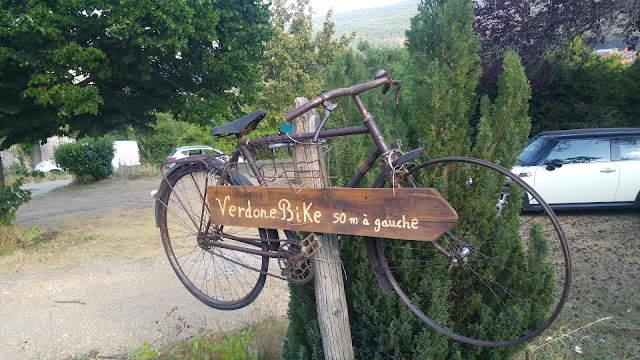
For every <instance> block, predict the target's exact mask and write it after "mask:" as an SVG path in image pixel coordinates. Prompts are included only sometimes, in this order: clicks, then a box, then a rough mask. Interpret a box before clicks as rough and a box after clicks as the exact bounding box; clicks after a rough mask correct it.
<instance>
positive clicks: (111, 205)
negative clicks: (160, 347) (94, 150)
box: [0, 177, 640, 359]
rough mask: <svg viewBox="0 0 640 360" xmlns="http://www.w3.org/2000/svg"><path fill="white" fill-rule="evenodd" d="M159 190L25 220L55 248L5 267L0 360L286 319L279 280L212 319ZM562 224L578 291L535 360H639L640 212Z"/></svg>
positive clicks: (42, 202) (45, 210) (62, 200)
mask: <svg viewBox="0 0 640 360" xmlns="http://www.w3.org/2000/svg"><path fill="white" fill-rule="evenodd" d="M159 181H160V178H159V177H158V178H141V179H136V180H125V179H110V180H106V181H101V182H99V183H96V184H91V185H85V186H77V185H74V184H70V185H67V186H65V187H63V188H59V189H56V190H53V191H51V192H46V193H39V194H38V195H37V196H36V197H35V198H34V199H32V200H31V201H30V202H29V203H27V204H25V205H23V206H22V207H21V208H20V211H19V212H18V217H17V220H18V223H19V224H20V226H21V227H22V228H31V227H37V228H38V229H40V230H44V231H45V234H44V237H45V238H46V239H50V241H48V242H47V243H45V244H42V245H41V246H40V247H39V248H38V249H37V250H35V251H33V250H30V251H21V252H18V253H16V254H14V255H11V256H8V257H4V258H0V319H2V321H1V322H0V339H2V341H0V359H14V358H24V359H64V358H66V357H69V356H78V355H81V354H86V353H88V352H89V351H97V352H98V357H101V358H113V357H117V356H122V355H125V354H126V353H127V352H128V351H130V350H131V349H134V348H136V347H138V346H140V345H141V344H142V343H143V342H147V343H150V344H152V345H154V344H160V343H162V342H165V341H168V340H171V339H174V338H177V337H182V336H188V335H191V334H193V333H195V329H196V328H198V327H206V328H208V329H212V330H229V329H233V328H237V327H240V326H242V325H244V324H250V323H253V322H255V321H257V320H259V319H261V318H264V317H268V316H276V317H281V316H285V312H286V307H287V299H288V296H287V294H288V292H287V287H286V285H285V284H284V283H283V282H281V281H279V280H275V279H269V280H268V281H267V285H266V286H265V290H264V291H263V293H262V294H261V295H260V296H259V297H258V300H257V301H256V302H255V303H254V304H252V305H250V306H248V307H247V308H245V309H242V310H237V311H226V312H225V311H218V310H214V309H211V308H208V307H207V306H205V305H203V304H201V303H200V302H199V301H197V300H196V299H195V298H194V297H193V296H191V294H189V293H188V292H187V290H186V289H185V288H184V287H183V286H182V284H180V283H179V281H178V279H177V277H176V276H175V274H174V273H173V271H172V270H171V268H170V266H169V263H168V261H167V260H166V258H165V255H164V251H163V249H162V245H161V242H160V236H159V232H158V229H157V228H156V227H155V224H154V218H153V205H154V199H153V198H152V197H151V195H150V192H151V190H152V189H154V188H156V187H157V186H158V184H159ZM559 219H560V222H561V224H562V226H563V228H564V230H565V232H566V234H567V238H568V240H569V243H570V246H571V251H572V255H573V267H574V277H573V287H572V291H571V294H570V299H569V302H568V303H567V305H566V308H565V311H564V312H563V314H562V315H561V319H560V320H559V321H558V322H557V323H556V324H554V327H553V329H551V330H550V331H549V332H548V333H547V334H545V335H544V336H542V337H541V338H540V339H539V340H536V341H535V342H534V343H532V344H530V347H531V348H534V347H536V346H537V343H540V344H542V343H543V342H544V339H546V338H548V337H549V336H551V337H553V338H554V339H559V340H557V341H554V342H553V343H552V344H551V345H545V346H542V347H540V348H538V349H536V350H534V351H533V353H534V354H535V353H536V352H541V351H544V350H545V349H547V348H550V347H556V348H558V347H559V348H561V349H562V351H563V352H567V354H568V355H569V356H571V357H573V356H578V357H586V358H592V357H598V356H604V357H609V358H630V359H631V358H638V355H637V354H640V325H639V324H640V296H639V295H638V292H640V211H582V212H563V213H560V214H559ZM273 267H274V266H272V268H273ZM602 319H606V320H602ZM597 321H599V322H597ZM594 322H597V323H595V324H592V325H589V324H591V323H594ZM582 327H583V328H582ZM580 328H582V329H580ZM562 335H566V336H564V337H562ZM580 353H582V355H579V354H580Z"/></svg>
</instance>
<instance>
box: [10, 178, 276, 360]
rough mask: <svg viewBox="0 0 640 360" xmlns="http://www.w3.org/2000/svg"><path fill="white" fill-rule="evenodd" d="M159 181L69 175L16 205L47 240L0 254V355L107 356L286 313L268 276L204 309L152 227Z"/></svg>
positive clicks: (24, 221)
mask: <svg viewBox="0 0 640 360" xmlns="http://www.w3.org/2000/svg"><path fill="white" fill-rule="evenodd" d="M159 183H160V177H158V178H142V179H137V180H124V179H110V180H106V181H101V182H99V183H96V184H91V185H85V186H77V185H74V184H71V185H68V186H65V187H63V188H59V189H56V190H53V191H51V192H48V193H39V194H38V195H37V196H35V197H34V198H33V199H32V200H31V201H30V202H29V203H27V204H25V205H23V206H22V207H21V208H20V210H19V212H18V216H17V221H18V223H19V225H20V226H21V227H22V228H31V227H37V228H38V229H40V230H45V231H46V232H45V234H44V236H45V238H52V240H51V241H49V242H48V243H46V244H43V245H41V246H40V247H39V248H38V250H36V251H35V252H34V251H22V252H19V253H17V254H15V255H12V256H9V257H4V258H0V319H2V321H0V339H2V340H1V341H0V359H64V358H67V357H70V356H79V355H82V354H87V353H89V352H90V351H98V357H99V358H114V357H117V356H122V355H126V354H127V352H129V351H131V350H132V349H135V348H137V347H139V346H140V345H141V344H142V343H143V342H147V343H150V344H152V345H155V344H160V343H163V342H166V341H170V340H172V339H174V338H178V337H184V336H189V335H193V334H194V333H195V332H196V330H197V328H207V329H210V330H214V331H218V330H222V331H228V330H231V329H235V328H238V327H241V326H243V325H245V324H252V323H255V322H256V321H258V320H260V319H262V318H265V317H267V316H276V317H282V316H284V314H285V313H286V308H287V299H288V296H287V295H288V290H287V286H286V284H284V283H283V282H282V281H279V280H274V279H269V280H267V284H266V286H265V289H264V290H263V292H262V294H261V295H260V297H259V298H258V299H257V300H256V302H254V303H253V304H251V305H250V306H248V307H246V308H244V309H241V310H237V311H219V310H215V309H211V308H209V307H207V306H206V305H204V304H202V303H200V302H199V301H198V300H196V299H195V298H194V297H193V296H192V295H191V294H190V293H189V292H188V291H187V290H186V289H185V288H184V286H182V284H181V283H180V282H179V281H178V278H177V277H176V275H175V274H174V273H173V270H172V269H171V267H170V266H169V262H168V261H167V259H166V257H165V254H164V250H163V248H162V244H161V242H160V234H159V231H158V229H157V228H156V227H155V222H154V215H153V206H154V199H153V198H152V197H151V195H150V192H151V190H152V189H154V188H157V186H158V185H159ZM43 186H46V185H43Z"/></svg>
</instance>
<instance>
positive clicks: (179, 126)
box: [138, 114, 211, 164]
mask: <svg viewBox="0 0 640 360" xmlns="http://www.w3.org/2000/svg"><path fill="white" fill-rule="evenodd" d="M156 116H157V118H158V119H157V120H156V122H155V123H154V124H150V125H149V128H146V129H143V130H142V131H139V132H138V138H139V139H138V143H139V144H140V154H141V156H142V158H143V159H144V160H145V161H147V162H150V163H152V164H160V163H163V162H165V161H166V157H167V155H169V152H171V150H173V149H174V148H176V147H178V146H185V145H194V144H204V145H207V144H209V145H211V135H210V134H209V130H208V129H207V128H205V127H202V126H200V125H197V124H192V123H188V122H185V121H176V120H175V119H174V118H173V117H172V116H171V115H170V114H157V115H156Z"/></svg>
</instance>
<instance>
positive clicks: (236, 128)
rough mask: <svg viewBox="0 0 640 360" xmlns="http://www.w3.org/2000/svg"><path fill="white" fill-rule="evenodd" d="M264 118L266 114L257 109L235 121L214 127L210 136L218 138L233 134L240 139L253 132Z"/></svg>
mask: <svg viewBox="0 0 640 360" xmlns="http://www.w3.org/2000/svg"><path fill="white" fill-rule="evenodd" d="M266 116H267V113H266V112H265V111H264V110H262V109H258V110H256V111H254V112H252V113H251V114H247V115H245V116H243V117H241V118H239V119H237V120H233V121H232V122H230V123H226V124H224V125H220V126H216V127H214V128H213V129H211V135H212V136H216V137H220V136H224V135H227V134H233V135H236V136H239V137H242V136H243V135H246V134H248V133H250V132H252V131H253V130H255V129H256V127H257V126H258V124H259V123H260V121H261V120H262V119H264V118H265V117H266Z"/></svg>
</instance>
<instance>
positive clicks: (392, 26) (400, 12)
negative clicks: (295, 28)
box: [313, 0, 419, 46]
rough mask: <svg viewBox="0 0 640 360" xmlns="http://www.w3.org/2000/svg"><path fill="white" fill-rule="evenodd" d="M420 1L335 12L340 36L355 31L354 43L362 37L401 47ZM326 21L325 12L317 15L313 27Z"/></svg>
mask: <svg viewBox="0 0 640 360" xmlns="http://www.w3.org/2000/svg"><path fill="white" fill-rule="evenodd" d="M345 1H346V0H345ZM418 3H419V1H418V0H407V1H403V2H400V3H397V4H393V5H388V6H383V7H377V8H371V9H363V10H355V11H349V12H343V13H339V14H334V15H333V21H334V22H335V23H336V34H337V35H338V36H340V35H342V34H350V33H351V32H354V31H355V32H356V39H355V41H354V46H355V45H357V44H358V42H359V41H360V40H366V41H368V42H369V43H371V44H372V45H385V46H402V44H403V43H404V38H405V35H404V33H405V31H406V30H407V29H408V28H409V26H410V23H411V18H412V17H414V16H415V15H416V14H417V13H418ZM323 21H324V15H322V16H317V17H315V18H314V19H313V28H314V29H316V30H319V29H322V22H323Z"/></svg>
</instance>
